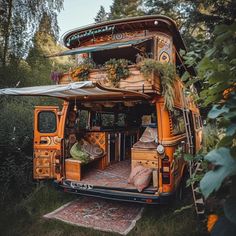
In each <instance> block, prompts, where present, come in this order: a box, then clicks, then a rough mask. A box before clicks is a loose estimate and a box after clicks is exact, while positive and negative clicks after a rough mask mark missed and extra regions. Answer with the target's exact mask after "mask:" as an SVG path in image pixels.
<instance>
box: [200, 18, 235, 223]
mask: <svg viewBox="0 0 236 236" xmlns="http://www.w3.org/2000/svg"><path fill="white" fill-rule="evenodd" d="M235 32H236V22H234V23H233V24H231V25H219V26H217V27H216V28H215V30H214V34H215V38H214V41H213V43H212V47H209V48H208V50H207V51H206V53H205V56H204V58H203V59H202V60H201V62H200V63H199V64H198V71H199V78H200V79H201V80H202V81H203V82H204V83H203V85H204V90H203V91H202V92H201V99H202V103H203V105H205V106H211V107H212V108H211V110H210V112H209V114H208V117H209V119H211V120H213V122H214V123H215V124H217V126H216V129H217V133H218V139H216V141H217V143H216V145H215V147H212V150H211V151H210V152H209V153H208V154H207V155H206V156H205V160H206V161H208V162H209V163H211V166H212V167H213V169H211V170H209V171H208V172H207V173H206V174H205V176H204V177H203V179H202V180H201V182H200V187H201V191H202V193H203V194H204V196H205V197H206V198H207V197H209V196H211V195H213V193H214V192H216V191H217V190H218V192H217V193H219V192H221V193H222V194H221V197H220V198H221V199H223V200H224V202H225V203H224V214H225V216H226V217H227V218H228V220H229V221H231V222H233V223H235V221H236V220H235V212H236V198H235V196H236V193H235V190H234V189H235V186H236V184H235V180H234V179H235V176H236V160H235V157H236V142H235V141H236V128H235V127H236V93H235V84H236V66H235V58H236V44H235V42H236V34H235ZM226 187H228V188H229V190H228V191H227V192H222V191H224V190H221V189H222V188H226ZM221 227H224V225H221Z"/></svg>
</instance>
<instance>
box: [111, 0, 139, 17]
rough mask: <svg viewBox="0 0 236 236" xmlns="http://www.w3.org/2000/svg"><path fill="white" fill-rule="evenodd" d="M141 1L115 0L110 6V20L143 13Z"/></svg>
mask: <svg viewBox="0 0 236 236" xmlns="http://www.w3.org/2000/svg"><path fill="white" fill-rule="evenodd" d="M141 2H142V1H141V0H114V2H113V4H112V6H111V8H110V14H109V20H114V19H119V18H124V17H131V16H140V15H143V14H144V13H143V11H142V10H141Z"/></svg>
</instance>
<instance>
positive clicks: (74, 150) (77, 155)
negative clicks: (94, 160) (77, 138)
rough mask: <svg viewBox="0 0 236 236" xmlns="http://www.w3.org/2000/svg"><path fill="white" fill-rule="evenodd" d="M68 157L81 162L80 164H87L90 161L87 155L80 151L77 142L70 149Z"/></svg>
mask: <svg viewBox="0 0 236 236" xmlns="http://www.w3.org/2000/svg"><path fill="white" fill-rule="evenodd" d="M70 155H71V156H72V158H74V159H75V160H79V161H81V163H85V164H87V163H88V162H89V161H90V158H89V155H88V154H87V153H86V152H84V151H83V150H81V145H80V143H79V142H76V143H75V144H74V145H73V146H72V147H71V149H70Z"/></svg>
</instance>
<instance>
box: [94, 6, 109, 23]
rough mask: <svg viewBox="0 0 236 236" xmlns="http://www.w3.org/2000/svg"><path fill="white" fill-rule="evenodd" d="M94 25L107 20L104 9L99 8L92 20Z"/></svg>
mask: <svg viewBox="0 0 236 236" xmlns="http://www.w3.org/2000/svg"><path fill="white" fill-rule="evenodd" d="M94 20H95V22H96V23H99V22H103V21H106V20H107V13H106V11H105V8H104V7H103V6H100V9H99V11H98V13H97V15H96V17H95V18H94Z"/></svg>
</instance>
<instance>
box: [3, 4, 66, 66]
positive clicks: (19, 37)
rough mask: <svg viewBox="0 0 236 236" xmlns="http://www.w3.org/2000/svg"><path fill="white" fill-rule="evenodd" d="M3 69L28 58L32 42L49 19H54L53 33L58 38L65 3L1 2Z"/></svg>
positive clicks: (52, 21)
mask: <svg viewBox="0 0 236 236" xmlns="http://www.w3.org/2000/svg"><path fill="white" fill-rule="evenodd" d="M0 6H1V17H0V45H1V47H0V56H1V57H0V66H1V65H3V66H6V65H8V64H10V60H11V58H15V59H17V60H18V59H21V58H22V57H24V56H26V54H27V52H28V49H29V47H30V46H31V39H32V37H33V36H34V33H35V31H37V30H38V28H39V23H40V22H41V19H43V17H44V16H45V15H47V16H48V19H50V22H51V25H52V26H53V27H52V28H51V30H52V31H51V33H52V34H53V35H55V36H56V35H57V34H58V26H57V13H58V12H59V11H60V10H61V9H62V7H63V0H41V1H34V0H29V1H27V3H26V2H25V1H23V0H18V1H13V0H9V1H5V0H0Z"/></svg>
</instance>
